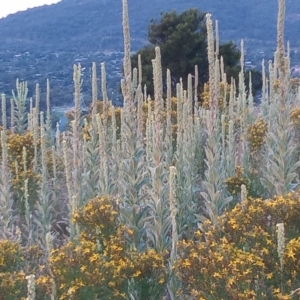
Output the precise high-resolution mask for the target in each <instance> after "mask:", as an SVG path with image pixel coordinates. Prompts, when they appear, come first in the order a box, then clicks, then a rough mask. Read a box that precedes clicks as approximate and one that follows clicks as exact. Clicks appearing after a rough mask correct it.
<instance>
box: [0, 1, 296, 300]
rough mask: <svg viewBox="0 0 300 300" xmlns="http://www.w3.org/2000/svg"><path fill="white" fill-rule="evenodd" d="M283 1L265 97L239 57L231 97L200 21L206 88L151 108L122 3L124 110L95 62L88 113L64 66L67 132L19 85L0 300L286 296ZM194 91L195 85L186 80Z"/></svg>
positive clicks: (157, 86)
mask: <svg viewBox="0 0 300 300" xmlns="http://www.w3.org/2000/svg"><path fill="white" fill-rule="evenodd" d="M284 5H285V3H284V1H283V0H279V15H278V28H277V31H278V38H277V50H276V53H275V60H274V62H270V63H269V76H267V75H266V72H265V69H263V87H262V101H261V104H260V105H259V106H255V105H254V101H253V95H252V90H251V87H252V84H251V76H250V78H249V91H248V93H246V85H245V79H244V72H243V71H244V47H243V43H241V72H240V74H239V79H240V80H239V84H238V91H239V93H238V94H237V93H236V92H235V86H234V84H232V85H229V84H228V83H227V80H226V76H225V70H224V66H223V65H221V64H220V59H219V57H218V55H216V52H215V47H214V45H215V41H214V36H213V24H212V21H211V16H210V15H209V14H207V15H206V28H207V40H208V62H209V69H208V70H209V72H208V82H207V83H206V84H205V86H204V90H203V92H202V94H201V98H202V99H203V100H204V101H203V102H200V101H199V95H198V93H197V83H198V82H199V81H198V79H199V78H197V76H198V75H197V74H198V72H197V67H196V68H195V70H196V71H195V73H194V74H193V76H194V81H192V75H191V74H189V75H188V78H187V89H186V90H185V89H184V88H183V85H182V83H181V82H178V83H177V84H176V92H175V93H174V94H172V92H171V78H172V75H171V72H170V71H169V70H167V75H166V78H167V81H166V85H167V91H166V95H165V97H163V88H162V63H161V52H160V48H159V47H156V48H155V60H154V61H153V75H154V76H153V77H154V78H153V82H154V97H153V98H149V97H147V94H143V90H142V85H143V81H142V76H141V69H142V66H141V65H140V66H139V68H138V69H135V70H132V66H131V60H130V54H131V53H130V34H129V24H128V15H127V13H128V10H127V1H126V0H123V31H124V79H123V80H122V81H121V88H122V94H123V97H124V106H123V107H122V108H120V107H115V106H114V105H112V103H111V101H109V96H108V94H107V89H106V69H105V64H103V63H102V64H101V99H102V100H101V101H99V94H100V93H99V91H98V84H97V73H98V71H97V66H96V64H95V63H94V64H93V65H92V78H91V82H92V97H91V106H90V108H89V111H88V114H87V115H83V112H82V110H81V106H80V98H81V91H80V89H81V73H82V69H81V66H80V65H74V67H73V81H74V107H73V109H72V110H71V111H69V112H68V119H69V127H68V130H67V131H66V132H63V133H62V132H60V130H59V127H58V128H57V131H56V133H55V135H54V136H53V134H52V129H51V119H52V114H51V109H50V87H49V83H48V84H47V93H46V103H47V106H46V111H45V113H43V112H41V111H40V90H39V88H38V86H37V88H36V90H35V101H34V103H33V102H32V101H31V100H30V102H29V105H28V110H27V109H26V107H27V102H28V87H27V84H26V83H25V82H20V81H18V80H17V83H16V91H15V92H14V93H13V99H12V101H11V108H12V109H11V110H10V118H9V119H7V118H6V115H7V112H6V108H7V107H6V96H5V95H4V94H3V95H2V99H1V100H2V101H1V113H2V114H1V116H2V118H1V130H0V159H1V161H0V215H1V218H0V235H1V237H0V299H5V300H14V299H21V300H25V299H26V300H35V299H39V300H48V299H49V300H50V299H51V300H60V299H74V300H85V299H93V300H100V299H101V300H108V299H111V300H112V299H128V300H129V299H130V300H141V299H143V300H144V299H148V300H158V299H159V300H160V299H164V300H165V299H166V298H167V299H172V300H185V299H186V300H194V299H195V300H196V299H197V300H203V299H204V300H213V299H224V300H232V299H239V300H240V299H242V300H243V299H245V300H248V299H252V300H256V299H259V300H260V299H261V300H273V299H274V300H275V299H281V300H282V299H286V300H287V299H292V300H296V299H298V298H299V291H300V289H299V282H300V271H299V270H300V265H299V261H300V255H299V250H300V223H299V220H300V192H299V185H300V157H299V151H298V149H299V143H300V121H299V120H300V94H299V93H300V89H299V81H298V79H293V78H291V77H290V70H289V62H290V61H289V57H288V55H286V51H285V47H284V40H283V29H284V26H283V24H284V22H283V21H284V16H285V15H284ZM193 83H194V84H193Z"/></svg>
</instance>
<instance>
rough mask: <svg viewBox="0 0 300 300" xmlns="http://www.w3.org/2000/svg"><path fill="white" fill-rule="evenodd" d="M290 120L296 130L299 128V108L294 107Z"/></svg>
mask: <svg viewBox="0 0 300 300" xmlns="http://www.w3.org/2000/svg"><path fill="white" fill-rule="evenodd" d="M291 120H292V121H293V124H294V126H295V127H296V128H297V127H299V126H300V107H294V108H293V109H292V110H291Z"/></svg>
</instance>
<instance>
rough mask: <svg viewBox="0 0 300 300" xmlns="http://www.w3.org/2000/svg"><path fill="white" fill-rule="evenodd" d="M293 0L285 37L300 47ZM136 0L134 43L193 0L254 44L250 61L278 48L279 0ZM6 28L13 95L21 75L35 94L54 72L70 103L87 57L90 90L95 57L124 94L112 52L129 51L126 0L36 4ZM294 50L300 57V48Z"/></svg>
mask: <svg viewBox="0 0 300 300" xmlns="http://www.w3.org/2000/svg"><path fill="white" fill-rule="evenodd" d="M286 3H287V5H286V35H285V38H286V40H288V39H289V40H290V42H291V47H298V46H299V40H300V30H299V27H300V1H296V0H286ZM128 6H129V19H130V21H129V22H130V32H131V46H132V50H133V51H135V50H138V49H139V48H140V47H142V46H143V45H144V44H145V43H147V26H148V24H149V22H150V20H151V19H152V18H154V19H159V17H160V13H161V12H169V11H171V10H173V9H175V10H177V11H178V12H182V11H184V10H187V9H189V8H192V7H193V8H195V7H196V8H199V9H200V11H202V12H210V13H211V14H212V18H213V20H219V29H220V38H221V40H222V42H225V41H228V40H233V41H234V42H235V43H238V44H239V43H240V40H241V39H242V38H243V39H245V46H246V49H247V51H248V50H249V49H250V48H252V53H250V52H251V51H249V52H248V53H250V54H251V55H252V57H253V61H252V62H250V63H251V64H256V66H258V68H260V64H261V59H262V58H265V59H266V61H268V59H270V58H271V57H272V53H273V51H274V47H275V43H276V26H277V9H278V7H277V6H278V3H277V0H128ZM0 36H1V42H0V93H6V94H7V95H9V96H10V95H11V89H12V88H14V83H15V79H16V78H19V79H20V80H26V81H28V86H29V91H30V92H29V96H32V91H34V84H35V83H36V82H39V83H40V85H41V88H42V93H43V92H45V84H46V78H50V81H51V95H52V97H51V98H52V104H54V105H61V104H63V103H69V102H70V101H72V98H73V82H72V65H73V64H74V63H78V62H80V63H81V65H82V66H83V69H84V71H83V79H84V85H83V88H82V91H83V93H85V94H86V95H90V93H91V91H90V89H91V87H90V85H91V69H90V67H91V63H92V62H93V61H96V62H97V63H99V62H102V61H106V62H107V74H108V80H107V84H108V91H109V93H110V94H111V95H112V98H114V99H115V100H119V101H120V98H119V99H118V92H119V83H120V78H121V76H122V74H121V64H122V53H115V54H112V55H110V52H122V51H123V34H122V1H121V0H62V1H61V2H59V3H57V4H53V5H50V6H49V5H45V6H42V7H38V8H33V9H29V10H27V11H24V12H19V13H16V14H13V15H9V16H8V17H6V18H4V19H0ZM262 45H264V46H265V47H266V48H267V49H263V46H262ZM250 50H251V49H250ZM262 50H267V51H262ZM105 51H106V55H105V54H103V52H105ZM250 54H249V55H250ZM251 55H250V56H251ZM293 56H294V58H295V60H297V61H299V58H298V53H297V52H296V51H294V53H293ZM171 71H172V70H171ZM42 96H43V95H42ZM44 98H45V97H42V99H44ZM86 98H87V99H88V101H89V100H90V97H89V96H87V97H86ZM8 105H9V104H8ZM41 105H43V103H41Z"/></svg>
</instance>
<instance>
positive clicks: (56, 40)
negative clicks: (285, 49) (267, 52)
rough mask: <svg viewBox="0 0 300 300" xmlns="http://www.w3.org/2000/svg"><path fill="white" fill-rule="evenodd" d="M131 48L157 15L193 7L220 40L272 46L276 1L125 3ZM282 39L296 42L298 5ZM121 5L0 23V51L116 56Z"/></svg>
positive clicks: (84, 4) (106, 1)
mask: <svg viewBox="0 0 300 300" xmlns="http://www.w3.org/2000/svg"><path fill="white" fill-rule="evenodd" d="M128 5H129V17H130V28H131V37H132V39H133V41H132V43H133V48H134V49H135V50H136V49H137V48H139V47H140V46H141V45H142V44H143V43H144V42H145V41H146V39H147V25H148V24H149V21H150V19H151V18H157V17H159V13H160V12H162V11H163V12H166V11H170V10H172V9H176V10H178V11H183V10H185V9H188V8H190V7H197V8H199V9H200V10H201V11H204V12H210V13H212V15H213V19H215V20H216V19H218V20H219V24H220V25H219V27H220V31H221V39H223V40H229V39H232V40H240V39H242V38H244V39H246V38H248V39H257V40H264V41H266V42H268V41H270V42H274V41H275V38H276V18H277V6H278V4H277V0H247V1H244V0H239V1H238V0H226V1H224V0H213V1H212V0H200V1H199V0H185V1H182V0H165V1H164V0H151V1H149V0H129V1H128ZM286 6H287V9H286V10H287V12H286V15H287V18H286V38H287V39H289V40H290V41H291V44H294V45H295V44H296V45H298V43H299V40H300V31H299V27H300V1H295V0H287V5H286ZM121 18H122V1H121V0H62V1H61V2H59V3H57V4H54V5H51V6H43V7H39V8H34V9H30V10H27V11H25V12H20V13H17V14H14V15H10V16H8V17H7V18H4V19H1V20H0V33H1V43H0V49H7V48H9V49H18V50H20V51H21V50H22V49H24V50H25V49H26V50H28V49H31V48H33V47H36V48H38V49H40V50H42V49H49V48H51V49H53V50H55V51H60V50H63V51H66V50H67V49H70V48H72V50H75V49H77V50H78V51H86V50H88V51H96V50H101V49H113V50H121V49H122V45H123V41H122V27H121Z"/></svg>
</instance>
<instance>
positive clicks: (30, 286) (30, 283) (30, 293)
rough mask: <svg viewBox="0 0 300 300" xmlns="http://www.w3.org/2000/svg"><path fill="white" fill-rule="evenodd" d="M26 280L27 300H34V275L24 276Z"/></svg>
mask: <svg viewBox="0 0 300 300" xmlns="http://www.w3.org/2000/svg"><path fill="white" fill-rule="evenodd" d="M26 279H27V300H35V275H33V274H31V275H29V276H26Z"/></svg>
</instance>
